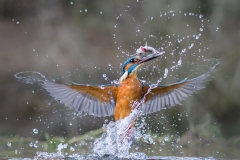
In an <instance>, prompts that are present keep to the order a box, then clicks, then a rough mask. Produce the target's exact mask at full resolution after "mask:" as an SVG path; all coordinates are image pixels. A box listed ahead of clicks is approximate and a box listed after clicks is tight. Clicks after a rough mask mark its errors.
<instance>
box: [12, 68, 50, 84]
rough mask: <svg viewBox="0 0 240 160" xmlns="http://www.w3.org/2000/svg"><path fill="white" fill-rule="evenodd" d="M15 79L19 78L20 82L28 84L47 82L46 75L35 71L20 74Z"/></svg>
mask: <svg viewBox="0 0 240 160" xmlns="http://www.w3.org/2000/svg"><path fill="white" fill-rule="evenodd" d="M14 77H15V78H17V80H18V81H20V82H23V83H26V84H35V83H42V82H44V81H46V80H47V78H46V77H45V76H44V75H42V74H41V73H40V72H35V71H24V72H18V73H16V74H15V75H14Z"/></svg>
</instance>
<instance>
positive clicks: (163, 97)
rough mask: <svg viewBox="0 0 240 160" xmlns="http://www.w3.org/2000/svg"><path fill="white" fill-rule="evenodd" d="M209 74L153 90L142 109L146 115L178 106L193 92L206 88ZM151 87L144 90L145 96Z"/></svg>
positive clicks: (146, 97) (147, 96)
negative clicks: (205, 82)
mask: <svg viewBox="0 0 240 160" xmlns="http://www.w3.org/2000/svg"><path fill="white" fill-rule="evenodd" d="M208 75H209V72H208V73H206V74H203V75H201V76H199V77H197V78H194V79H190V80H187V79H185V80H183V81H181V82H177V83H174V84H170V85H160V86H158V87H157V88H153V89H152V90H151V91H150V93H148V94H147V95H146V96H145V101H144V104H143V105H142V106H141V107H140V109H141V110H142V111H143V113H144V114H148V113H153V112H156V111H160V110H161V109H164V108H170V107H173V106H175V105H177V104H180V102H181V101H182V100H184V99H186V98H187V97H188V96H190V95H191V94H192V93H193V92H195V91H197V90H199V89H201V88H204V87H203V86H202V83H203V82H204V80H205V79H206V78H207V77H208ZM148 89H149V86H145V87H144V88H143V95H145V94H146V93H147V91H148Z"/></svg>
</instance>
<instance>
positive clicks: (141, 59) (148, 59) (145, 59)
mask: <svg viewBox="0 0 240 160" xmlns="http://www.w3.org/2000/svg"><path fill="white" fill-rule="evenodd" d="M163 53H164V52H155V53H153V54H148V55H146V56H143V57H140V60H139V61H138V64H141V63H145V62H148V61H150V60H152V59H155V58H157V57H159V56H161V55H162V54H163Z"/></svg>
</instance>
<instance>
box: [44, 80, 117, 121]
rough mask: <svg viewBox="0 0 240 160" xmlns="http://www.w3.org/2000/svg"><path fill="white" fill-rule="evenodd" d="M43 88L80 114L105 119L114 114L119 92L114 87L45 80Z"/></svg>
mask: <svg viewBox="0 0 240 160" xmlns="http://www.w3.org/2000/svg"><path fill="white" fill-rule="evenodd" d="M42 87H43V88H45V89H46V90H47V91H48V92H49V93H50V95H51V96H52V97H54V98H55V99H56V100H59V101H60V103H62V104H65V105H66V106H69V107H70V108H73V109H75V110H76V111H78V112H80V113H86V114H89V115H94V116H98V117H104V116H110V115H112V114H113V112H114V108H115V100H116V91H117V87H116V86H114V85H101V86H100V85H99V86H98V85H81V84H79V85H75V84H73V85H65V84H58V83H55V82H52V81H50V80H45V81H43V83H42Z"/></svg>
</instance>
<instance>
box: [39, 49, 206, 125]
mask: <svg viewBox="0 0 240 160" xmlns="http://www.w3.org/2000/svg"><path fill="white" fill-rule="evenodd" d="M162 54H163V52H159V51H156V50H155V49H154V48H152V47H150V46H147V45H146V46H142V47H140V48H139V49H138V50H137V51H136V54H135V55H134V56H133V57H131V58H129V59H127V60H126V61H125V62H124V64H123V65H122V76H121V77H120V79H119V83H117V84H104V85H91V84H76V83H72V84H71V85H66V84H58V83H55V82H53V81H51V80H49V79H44V80H42V83H41V85H42V87H43V88H45V89H46V91H48V92H49V93H50V95H51V96H52V97H54V99H55V100H58V101H60V103H62V104H64V105H66V106H69V107H70V108H73V109H75V110H76V111H78V112H80V113H84V114H89V115H93V116H98V117H105V116H111V115H114V119H115V121H118V120H120V119H123V118H124V117H126V116H128V115H129V114H130V113H131V110H132V109H134V108H135V107H136V106H137V105H136V102H137V103H140V102H143V103H142V104H141V106H138V109H139V110H141V111H142V113H143V114H149V113H153V112H157V111H160V110H161V109H163V108H170V107H173V106H175V105H177V104H179V103H180V102H181V101H182V100H184V99H186V98H187V97H188V96H190V95H191V94H192V93H193V92H195V91H197V90H199V89H201V88H203V86H202V84H203V82H204V80H205V79H206V78H207V77H208V75H209V73H210V72H207V73H205V74H203V75H201V76H199V77H197V78H194V79H189V80H188V79H185V80H183V81H181V82H177V83H173V84H165V85H157V86H156V87H154V88H151V87H150V86H149V85H144V84H142V83H141V81H140V80H139V79H138V77H137V71H138V69H139V68H140V67H141V66H142V65H143V64H144V63H147V62H148V61H151V60H153V59H156V58H157V57H160V56H161V55H162ZM149 89H150V90H149Z"/></svg>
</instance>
